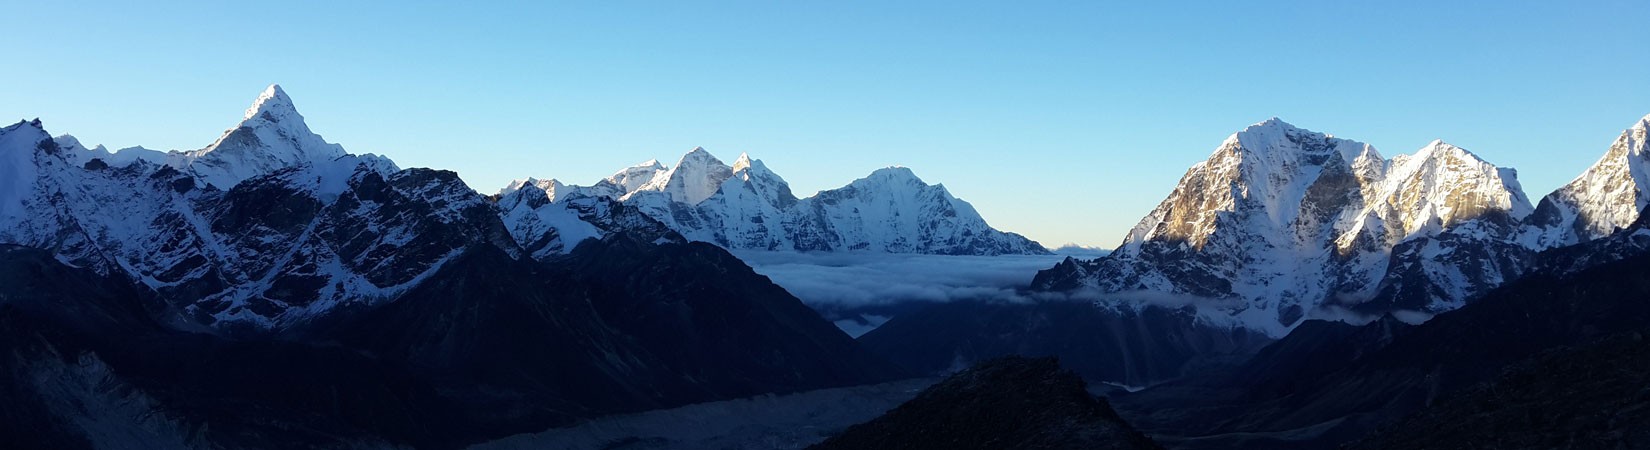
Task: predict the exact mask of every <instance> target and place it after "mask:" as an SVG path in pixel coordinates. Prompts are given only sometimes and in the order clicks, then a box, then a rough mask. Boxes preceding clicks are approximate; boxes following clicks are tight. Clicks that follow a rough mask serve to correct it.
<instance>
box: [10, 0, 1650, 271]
mask: <svg viewBox="0 0 1650 450" xmlns="http://www.w3.org/2000/svg"><path fill="white" fill-rule="evenodd" d="M69 3H72V4H69ZM8 11H10V12H11V13H12V15H11V16H10V17H7V18H4V19H0V24H4V25H5V26H6V28H7V29H8V30H12V36H13V37H14V38H13V44H14V45H13V46H11V48H10V50H11V52H10V54H11V62H12V65H11V66H10V67H9V68H10V69H11V70H6V71H0V82H4V83H5V86H7V87H6V88H5V89H0V119H4V120H6V121H8V122H9V121H11V120H16V119H20V118H33V117H40V118H41V119H42V120H43V121H44V122H45V124H46V127H47V129H48V130H49V131H51V132H52V133H54V134H62V133H69V134H74V135H76V136H77V137H79V138H80V139H81V140H82V141H83V142H84V143H86V144H87V145H96V144H104V145H107V146H109V147H110V148H121V147H128V146H136V145H142V146H145V147H149V148H153V149H159V150H172V149H180V150H186V149H197V148H201V147H204V146H205V145H207V144H209V143H211V142H212V140H214V139H216V138H217V137H218V135H219V134H220V133H221V132H222V131H223V130H224V129H225V128H228V127H230V126H233V125H234V124H235V123H236V122H237V121H238V120H239V119H240V117H241V113H242V111H243V110H244V109H245V108H246V106H247V105H249V104H250V103H251V101H252V100H253V98H254V97H256V96H257V94H258V93H259V91H261V90H262V89H263V88H264V87H265V86H266V85H268V84H270V83H279V84H280V85H281V86H282V87H283V88H284V89H285V90H286V91H287V92H288V93H289V94H290V95H291V96H292V97H293V99H294V101H295V103H296V104H297V106H298V109H299V111H300V112H302V113H303V114H304V116H305V117H306V118H307V119H308V122H309V125H310V127H311V128H312V129H314V130H315V131H316V132H318V133H320V134H321V135H323V136H325V137H326V138H327V140H328V141H331V142H337V143H340V144H342V145H343V146H344V148H345V149H347V150H349V151H350V152H352V153H378V154H383V155H387V156H389V157H391V158H392V159H394V160H395V161H396V162H397V163H398V164H399V165H401V166H402V167H433V168H440V169H450V170H455V171H457V172H458V173H459V174H460V175H461V176H462V177H463V178H464V179H465V180H466V181H467V182H468V183H470V184H471V186H472V187H474V188H476V189H477V190H479V191H481V192H483V193H492V192H496V190H497V189H498V188H499V187H502V186H503V185H504V184H505V183H507V182H508V181H509V180H511V179H515V178H525V177H539V178H556V179H558V180H561V181H563V182H566V183H572V184H590V183H592V182H594V181H596V180H598V179H600V178H602V177H605V176H607V175H609V174H611V173H613V172H614V171H616V170H618V169H620V168H622V167H625V166H629V165H632V164H636V163H639V162H641V161H645V160H647V159H653V158H657V159H659V160H660V161H662V162H665V163H667V164H672V163H674V162H675V160H676V159H677V158H679V157H680V156H681V155H682V154H683V153H685V152H686V151H687V150H688V149H691V148H693V147H695V146H703V147H705V148H706V149H708V150H710V151H711V152H712V153H713V154H715V155H716V156H718V157H720V158H721V159H722V160H723V161H724V162H728V163H731V162H732V161H733V159H734V158H735V157H737V156H738V155H739V154H740V153H741V152H748V153H749V154H750V155H751V156H752V157H754V158H757V159H761V160H763V161H764V162H765V163H767V165H768V166H769V167H770V168H771V169H773V170H774V171H775V172H777V173H778V174H780V175H781V176H783V177H785V178H786V180H787V181H789V182H790V183H791V187H792V189H793V191H795V192H796V193H797V194H798V195H800V196H805V195H809V194H811V193H813V192H816V191H818V190H822V189H831V188H836V187H840V186H842V185H845V184H847V183H848V182H850V181H852V180H854V179H856V178H860V177H863V176H865V175H867V174H869V173H870V172H871V171H872V170H875V169H877V168H881V167H886V166H891V165H902V166H907V167H911V168H912V169H913V170H914V171H915V172H916V173H917V175H919V176H920V177H922V178H923V179H924V180H925V181H927V182H930V183H943V184H944V185H945V186H946V187H947V188H949V189H950V190H951V192H952V193H953V194H954V195H956V196H958V197H960V198H963V199H964V200H968V201H969V202H970V203H972V204H973V205H974V206H975V207H976V208H977V209H978V210H979V211H980V213H981V214H982V215H984V216H985V218H986V220H987V221H988V222H990V223H991V224H992V225H993V226H995V227H997V228H999V229H1002V230H1006V231H1013V232H1018V233H1021V234H1024V235H1027V236H1028V237H1031V238H1032V239H1036V240H1038V241H1040V242H1042V243H1043V244H1045V245H1047V246H1050V247H1054V246H1057V245H1060V244H1063V243H1067V242H1076V243H1081V244H1085V245H1092V246H1102V247H1108V248H1109V247H1112V246H1114V245H1116V244H1117V243H1119V242H1121V240H1122V237H1123V234H1124V233H1125V232H1126V230H1127V229H1128V228H1129V227H1131V226H1133V225H1134V223H1135V222H1136V221H1137V220H1139V218H1140V217H1141V216H1143V215H1145V214H1146V213H1147V212H1149V211H1150V210H1151V209H1152V208H1153V207H1155V206H1156V204H1157V202H1158V201H1160V200H1162V198H1163V197H1165V196H1167V195H1168V194H1169V191H1170V190H1172V189H1173V187H1174V185H1175V183H1176V182H1177V181H1178V179H1179V178H1180V176H1181V175H1182V174H1184V173H1185V171H1186V169H1187V167H1189V166H1191V165H1192V164H1194V163H1196V162H1198V161H1201V160H1203V159H1204V158H1205V157H1207V156H1208V154H1209V153H1210V152H1211V151H1213V150H1214V149H1215V147H1216V146H1218V145H1219V144H1220V142H1221V140H1222V139H1224V138H1225V137H1226V136H1227V135H1229V134H1231V133H1233V132H1236V131H1238V130H1241V129H1242V128H1243V127H1245V126H1247V125H1249V124H1253V123H1256V122H1260V121H1262V120H1265V119H1267V118H1270V117H1274V116H1276V117H1281V118H1283V119H1284V120H1286V121H1288V122H1290V123H1292V124H1294V125H1296V126H1299V127H1302V128H1307V129H1311V130H1314V131H1319V132H1325V133H1331V134H1334V135H1336V136H1339V137H1344V138H1348V139H1354V140H1358V141H1362V142H1366V143H1370V144H1372V145H1374V146H1375V147H1376V148H1377V149H1379V150H1380V151H1381V152H1382V154H1383V155H1385V156H1387V157H1391V156H1394V155H1398V154H1404V153H1412V152H1414V151H1415V150H1416V149H1419V148H1421V147H1422V146H1423V145H1425V144H1426V143H1427V142H1429V141H1431V140H1433V139H1440V138H1441V139H1444V140H1445V141H1447V142H1450V143H1452V144H1456V145H1459V146H1461V147H1463V148H1466V149H1468V150H1470V151H1473V152H1474V153H1476V154H1478V155H1479V156H1481V157H1483V158H1484V159H1486V160H1488V161H1490V162H1491V163H1494V164H1497V165H1500V166H1503V167H1513V168H1516V169H1518V170H1519V179H1520V180H1521V181H1522V183H1523V186H1524V188H1525V190H1526V192H1527V193H1528V194H1529V195H1530V197H1531V199H1532V200H1538V199H1539V198H1540V197H1541V196H1542V195H1545V194H1546V193H1547V192H1549V191H1551V190H1552V189H1554V188H1557V187H1558V186H1559V185H1561V184H1563V183H1565V182H1568V181H1569V180H1570V179H1572V178H1574V177H1575V176H1576V175H1578V174H1580V172H1581V171H1582V170H1583V169H1585V168H1586V167H1587V166H1588V165H1591V164H1592V163H1593V162H1594V161H1596V160H1597V159H1598V157H1599V156H1601V155H1603V153H1604V151H1605V150H1606V148H1607V147H1608V146H1609V144H1610V142H1611V141H1612V140H1614V139H1615V137H1616V136H1617V135H1618V134H1620V132H1621V130H1622V129H1624V128H1626V127H1628V126H1630V125H1631V124H1632V123H1633V122H1634V121H1635V120H1637V119H1639V118H1640V117H1643V116H1645V115H1646V114H1647V113H1650V60H1647V59H1646V58H1645V54H1646V48H1647V47H1650V46H1647V45H1646V43H1645V40H1644V39H1643V32H1642V30H1643V29H1644V26H1645V23H1644V20H1643V19H1644V18H1645V17H1650V3H1646V2H1627V1H1601V2H1586V3H1580V2H1576V3H1569V2H1448V3H1447V4H1434V2H1377V3H1358V4H1334V3H1332V4H1320V3H1319V2H1266V3H1239V2H1186V3H1177V4H1172V5H1164V4H1158V3H1153V4H1149V5H1147V4H1134V3H1131V4H1127V5H1119V4H1108V3H1104V2H1015V3H1014V4H999V3H976V2H901V3H899V4H885V3H880V2H838V3H805V2H755V1H750V2H719V3H716V4H714V5H711V4H688V3H687V2H590V3H572V2H554V3H547V4H522V5H507V4H502V3H500V4H492V5H487V6H485V7H478V6H475V5H469V4H460V3H454V2H447V3H428V4H417V5H396V6H391V7H384V6H377V5H370V4H364V3H362V4H358V3H355V2H278V3H221V2H175V3H168V4H164V5H137V4H125V3H116V2H100V1H91V2H33V3H29V4H27V6H18V5H14V6H13V7H12V8H8Z"/></svg>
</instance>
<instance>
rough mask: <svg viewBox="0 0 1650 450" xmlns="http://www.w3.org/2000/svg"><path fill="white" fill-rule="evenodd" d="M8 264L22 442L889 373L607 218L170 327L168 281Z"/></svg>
mask: <svg viewBox="0 0 1650 450" xmlns="http://www.w3.org/2000/svg"><path fill="white" fill-rule="evenodd" d="M0 269H3V270H4V272H0V275H3V276H6V277H12V278H15V279H16V280H13V281H15V282H8V283H6V284H3V285H0V299H3V300H0V320H3V321H5V323H3V324H0V325H5V326H4V327H3V328H0V359H5V361H6V362H8V363H10V364H8V365H5V366H4V367H7V368H8V369H7V370H0V372H5V373H4V374H0V397H3V398H0V400H11V401H9V402H8V403H7V404H8V405H15V409H12V408H6V409H7V410H6V411H5V414H7V415H8V416H7V417H0V418H13V419H16V420H15V421H11V422H7V424H5V425H0V438H4V437H12V436H22V437H28V440H21V439H22V438H21V437H20V438H19V440H8V441H9V442H25V443H34V444H38V445H33V444H31V445H25V447H34V446H39V447H57V448H62V447H68V448H76V447H85V446H100V445H109V443H110V442H120V441H118V439H122V438H123V436H140V437H142V438H143V440H138V441H132V442H144V443H147V444H142V445H141V446H147V447H183V446H187V447H213V446H216V447H232V448H233V447H245V446H266V445H267V446H276V447H288V448H291V447H298V448H307V447H382V446H391V445H404V446H415V447H427V448H449V447H457V446H462V445H465V444H469V443H474V442H479V441H483V440H487V439H492V438H498V437H502V436H505V435H509V434H513V433H520V432H526V431H537V430H542V429H544V428H546V427H549V426H553V425H561V424H567V423H569V422H571V421H573V420H576V419H579V418H586V417H592V416H595V415H600V414H608V413H617V412H627V411H638V410H643V409H652V408H659V407H670V406H677V405H681V404H685V403H689V402H698V401H708V400H719V399H726V398H731V397H738V396H749V395H756V394H761V393H768V392H789V391H800V390H810V389H817V388H823V387H835V386H845V385H855V384H865V383H874V382H881V381H887V380H891V379H895V378H897V377H899V376H900V375H901V372H900V371H898V370H897V369H894V368H893V367H892V366H891V365H889V364H888V363H886V362H883V361H881V360H880V359H877V358H876V357H874V356H872V355H871V354H869V353H868V352H865V351H864V350H862V349H860V348H858V347H857V346H856V345H855V344H854V342H853V341H852V340H851V339H849V338H848V337H847V336H846V335H843V334H842V333H841V332H840V331H838V330H836V329H835V328H834V327H832V326H831V325H830V324H829V323H828V322H825V321H824V320H823V319H821V318H819V316H818V315H817V314H816V313H814V312H813V311H811V310H809V309H807V308H806V307H805V306H803V305H802V304H801V302H800V301H798V300H796V299H795V298H794V297H790V296H789V294H787V293H785V292H784V291H783V290H782V289H779V288H778V287H777V286H775V285H773V284H771V283H769V282H767V280H766V279H765V278H762V277H761V276H759V275H756V274H755V273H754V272H751V271H750V269H749V268H748V267H746V266H744V265H743V264H742V263H739V261H738V260H737V259H734V258H733V257H732V256H730V255H728V254H726V252H724V251H723V250H721V249H720V248H718V247H715V246H711V245H708V244H668V245H652V244H645V243H640V242H636V241H634V240H630V239H628V238H624V237H622V236H616V237H614V238H612V239H610V240H609V241H603V242H594V241H592V242H587V243H586V245H585V246H584V247H581V248H580V250H579V251H576V252H575V254H574V255H570V256H568V257H566V258H565V259H564V260H558V261H553V262H551V263H548V264H546V263H541V262H537V261H532V260H530V259H518V258H515V257H512V256H510V255H509V254H508V253H507V252H505V251H504V250H501V249H498V248H496V247H491V246H487V245H478V246H475V247H473V248H469V249H467V250H465V251H464V252H463V253H462V254H461V255H459V256H457V257H455V258H454V259H453V260H452V261H451V262H450V263H449V264H446V265H443V266H442V268H441V269H439V270H437V271H436V272H435V273H434V274H432V275H430V276H429V277H428V278H427V279H426V280H425V281H424V282H423V283H420V284H419V285H418V286H417V287H415V288H414V289H412V290H411V291H409V292H407V293H406V294H405V295H403V296H401V297H399V298H397V299H396V301H393V302H389V303H385V304H381V305H373V304H356V305H347V306H344V307H341V308H340V309H338V310H336V311H333V312H332V313H330V314H328V315H326V316H322V317H318V318H316V319H315V320H313V321H310V322H306V323H305V324H303V325H302V326H295V327H291V328H288V329H285V330H284V331H283V332H282V333H281V334H280V335H279V336H273V337H265V336H263V335H248V336H241V337H239V338H226V337H221V336H218V335H202V334H192V333H186V332H180V331H176V330H174V329H171V328H169V327H167V326H164V325H162V324H159V323H157V322H156V321H154V320H152V319H150V317H152V316H156V315H160V314H163V313H164V312H165V311H168V309H167V306H166V304H165V302H162V301H160V300H157V299H154V298H153V297H152V296H150V295H149V294H145V293H144V291H143V290H142V289H141V288H138V287H135V286H132V285H129V284H127V283H126V282H125V281H123V280H120V279H119V278H118V277H114V278H111V277H107V276H103V275H99V274H97V273H95V272H91V271H86V270H82V269H73V268H70V267H68V266H64V265H62V264H61V263H59V262H57V261H56V260H55V259H54V258H53V257H52V256H51V255H50V254H47V253H45V252H42V251H38V250H33V249H26V248H20V247H19V248H17V250H15V251H11V252H6V253H3V254H0ZM141 305H152V306H151V307H149V308H147V309H146V308H142V307H140V306H141ZM83 404H84V405H90V406H88V407H86V408H80V407H77V406H75V405H83ZM11 415H15V416H17V417H10V416H11ZM25 416H27V417H33V419H29V420H24V418H25ZM12 424H16V426H12ZM35 428H38V429H39V430H46V431H41V432H38V433H33V434H31V431H30V430H31V429H35ZM111 439H115V440H116V441H111ZM82 444H85V445H82Z"/></svg>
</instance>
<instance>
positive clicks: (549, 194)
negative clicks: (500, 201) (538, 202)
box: [498, 178, 567, 202]
mask: <svg viewBox="0 0 1650 450" xmlns="http://www.w3.org/2000/svg"><path fill="white" fill-rule="evenodd" d="M527 186H532V187H535V188H538V189H539V190H541V191H544V195H545V198H546V199H547V200H549V201H552V202H554V201H556V199H557V198H558V197H561V196H564V195H566V192H565V191H566V190H567V185H564V184H561V182H560V181H556V179H554V178H551V179H546V180H540V179H538V178H524V179H520V180H514V181H511V182H510V184H509V185H508V186H505V187H504V188H503V189H499V191H498V195H499V196H500V197H503V196H507V195H510V194H514V193H515V192H516V191H519V190H521V189H522V188H525V187H527Z"/></svg>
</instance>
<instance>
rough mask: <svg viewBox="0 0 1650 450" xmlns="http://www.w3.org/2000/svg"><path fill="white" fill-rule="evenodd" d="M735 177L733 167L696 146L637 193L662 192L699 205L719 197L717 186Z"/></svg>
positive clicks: (673, 197) (681, 200) (676, 198)
mask: <svg viewBox="0 0 1650 450" xmlns="http://www.w3.org/2000/svg"><path fill="white" fill-rule="evenodd" d="M732 176H733V168H732V167H729V166H728V165H727V164H723V163H722V160H720V159H716V156H714V155H711V154H710V152H709V151H706V150H705V148H704V147H694V148H693V150H689V151H688V152H687V154H685V155H682V159H681V160H680V161H677V162H676V165H675V166H674V167H671V168H669V169H666V170H665V171H663V172H659V173H658V174H657V175H655V176H654V177H653V179H652V180H649V181H648V182H647V184H645V185H643V186H642V187H640V188H638V189H637V191H657V192H663V193H665V194H666V195H669V196H670V198H671V199H672V200H675V201H678V202H682V203H687V204H690V205H696V204H699V202H702V201H705V199H707V198H710V196H711V195H714V194H716V190H717V187H719V186H721V185H722V182H723V181H727V179H728V178H729V177H732Z"/></svg>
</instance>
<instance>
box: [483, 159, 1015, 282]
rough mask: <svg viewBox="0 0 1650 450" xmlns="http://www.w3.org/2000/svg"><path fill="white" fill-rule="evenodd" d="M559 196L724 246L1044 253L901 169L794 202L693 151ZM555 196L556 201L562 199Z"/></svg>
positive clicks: (753, 172) (758, 165)
mask: <svg viewBox="0 0 1650 450" xmlns="http://www.w3.org/2000/svg"><path fill="white" fill-rule="evenodd" d="M521 183H525V181H522V182H518V183H511V186H507V187H506V188H505V189H504V190H503V191H501V193H508V192H509V191H510V190H511V189H515V188H516V187H517V186H518V185H519V184H521ZM561 191H567V192H583V193H585V194H587V195H589V196H592V197H607V198H612V199H615V200H619V201H621V202H623V203H625V204H627V205H630V206H634V207H636V208H637V209H638V210H640V211H641V212H642V213H644V214H646V215H648V216H649V217H652V218H653V219H655V220H657V221H659V222H661V223H663V224H664V225H665V226H667V227H669V228H670V229H672V230H675V231H676V232H678V233H681V234H682V235H683V236H685V237H686V238H688V239H690V240H698V241H705V242H712V243H716V244H718V245H722V246H724V247H728V248H734V249H759V250H793V251H835V250H845V251H875V252H891V253H939V254H969V255H997V254H1005V253H1006V254H1046V253H1047V252H1048V251H1047V249H1044V248H1043V247H1042V246H1041V245H1038V244H1037V243H1036V242H1033V241H1031V240H1029V239H1026V238H1025V237H1023V236H1020V235H1016V234H1013V233H1004V232H1002V231H998V230H995V229H992V228H991V227H990V226H989V225H986V223H985V220H984V219H983V218H981V217H980V216H979V213H978V212H977V211H975V210H974V208H973V206H970V205H969V204H968V203H967V202H964V201H962V200H960V199H957V198H956V197H953V196H951V195H950V193H948V192H946V189H945V187H944V186H940V185H929V184H927V183H924V182H923V181H922V179H920V178H917V176H916V175H915V174H914V173H913V172H912V171H911V169H908V168H904V167H890V168H885V169H880V170H877V171H875V172H873V173H871V174H870V175H869V176H867V177H865V178H861V179H858V180H855V181H853V182H851V183H849V184H848V185H847V186H844V187H842V188H838V189H831V190H825V191H820V192H819V193H818V194H816V195H815V196H814V197H809V198H804V199H799V198H797V197H796V196H795V195H794V194H793V193H792V192H791V188H790V186H789V184H788V183H786V181H785V179H784V178H781V177H780V176H779V175H778V174H776V173H774V172H773V171H772V170H771V169H769V168H768V167H767V165H766V164H764V163H763V162H762V160H760V159H755V158H752V157H751V156H750V154H748V153H741V154H740V155H739V157H738V159H735V160H734V162H733V165H732V166H729V165H727V164H724V163H723V162H722V161H721V160H720V159H717V158H716V156H715V155H712V154H711V153H710V152H709V151H707V150H705V149H704V148H703V147H694V148H693V149H692V150H689V151H688V152H687V153H686V154H684V155H683V156H682V158H681V159H680V160H679V161H678V162H677V164H676V165H675V166H671V167H668V168H667V167H666V166H663V165H661V164H658V162H657V161H648V162H646V163H643V164H641V165H638V166H633V167H629V168H626V169H624V170H620V171H619V172H618V173H616V174H614V175H613V176H610V177H608V178H606V179H603V180H601V181H599V182H597V183H596V184H595V185H593V186H589V187H580V186H558V187H557V192H561ZM555 197H556V198H557V199H558V200H555V201H561V200H559V199H560V198H562V197H563V196H561V195H556V196H555ZM534 208H539V209H553V208H559V206H556V205H536V206H534ZM523 214H524V215H523V217H525V213H523ZM535 214H538V213H535ZM545 214H548V213H545ZM520 223H521V224H522V225H520V226H514V228H512V232H513V233H515V234H517V235H520V236H534V235H536V233H541V231H539V230H538V229H535V228H533V227H532V226H530V225H531V223H530V221H523V222H520ZM535 239H536V238H534V239H529V240H530V241H531V240H535ZM547 242H548V241H547ZM544 248H552V247H551V246H546V247H544Z"/></svg>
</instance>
